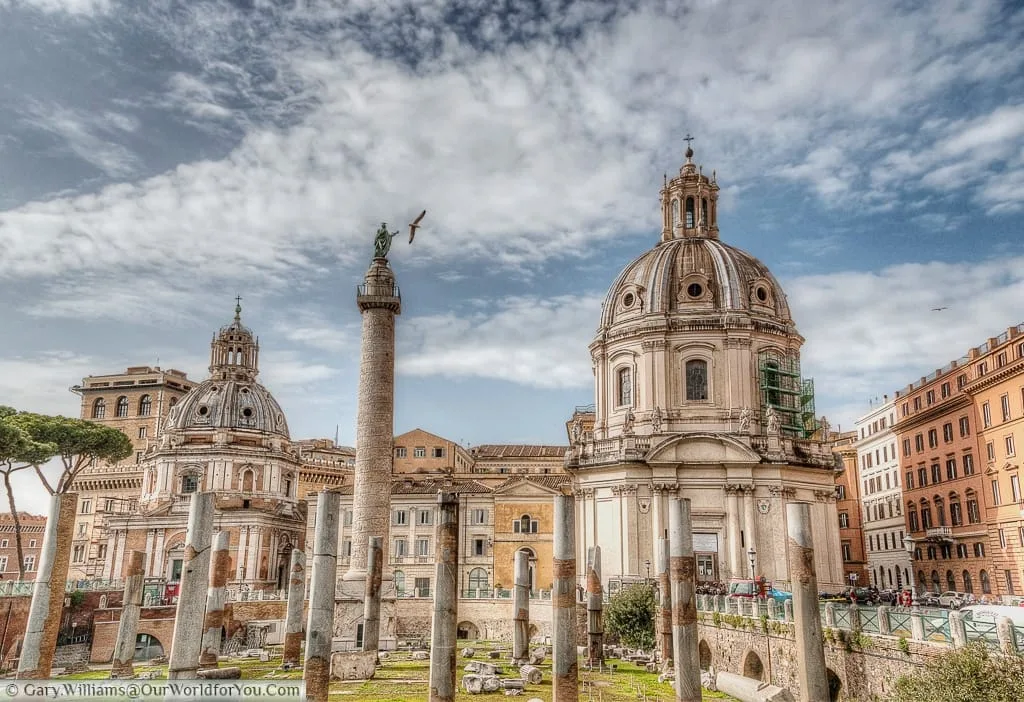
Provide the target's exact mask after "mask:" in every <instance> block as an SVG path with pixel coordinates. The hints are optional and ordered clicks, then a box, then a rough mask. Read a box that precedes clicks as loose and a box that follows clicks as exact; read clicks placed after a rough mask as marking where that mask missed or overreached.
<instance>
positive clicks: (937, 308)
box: [932, 307, 949, 312]
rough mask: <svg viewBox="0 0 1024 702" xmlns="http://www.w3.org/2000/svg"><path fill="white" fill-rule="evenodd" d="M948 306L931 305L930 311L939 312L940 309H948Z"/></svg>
mask: <svg viewBox="0 0 1024 702" xmlns="http://www.w3.org/2000/svg"><path fill="white" fill-rule="evenodd" d="M948 309H949V308H948V307H932V312H941V311H942V310H948Z"/></svg>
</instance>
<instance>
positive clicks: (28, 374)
mask: <svg viewBox="0 0 1024 702" xmlns="http://www.w3.org/2000/svg"><path fill="white" fill-rule="evenodd" d="M96 364H97V361H96V359H95V358H90V357H87V356H80V355H77V354H74V353H70V352H67V351H47V352H43V353H39V354H34V355H32V356H14V357H7V358H3V357H0V404H3V405H9V406H11V407H14V408H15V409H19V410H23V411H26V412H41V413H43V414H63V415H65V416H68V417H77V416H78V415H79V407H80V404H81V403H80V401H79V399H78V397H77V396H76V395H73V394H72V393H71V392H70V391H69V388H70V387H71V386H72V385H77V384H78V383H79V382H80V381H81V380H82V378H84V377H85V376H87V375H88V374H89V373H95V372H96Z"/></svg>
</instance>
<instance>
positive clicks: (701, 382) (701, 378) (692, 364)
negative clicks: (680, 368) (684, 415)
mask: <svg viewBox="0 0 1024 702" xmlns="http://www.w3.org/2000/svg"><path fill="white" fill-rule="evenodd" d="M686 399H687V400H688V401H699V400H706V399H708V362H707V361H702V360H700V359H693V360H689V361H687V362H686Z"/></svg>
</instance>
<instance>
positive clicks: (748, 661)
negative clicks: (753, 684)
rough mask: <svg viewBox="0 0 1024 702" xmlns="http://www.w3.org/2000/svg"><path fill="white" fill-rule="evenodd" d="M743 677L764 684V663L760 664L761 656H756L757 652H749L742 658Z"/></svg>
mask: <svg viewBox="0 0 1024 702" xmlns="http://www.w3.org/2000/svg"><path fill="white" fill-rule="evenodd" d="M743 677H745V678H752V679H753V680H760V681H761V682H764V677H765V670H764V663H762V662H761V656H759V655H757V651H753V650H749V651H747V653H746V655H744V656H743Z"/></svg>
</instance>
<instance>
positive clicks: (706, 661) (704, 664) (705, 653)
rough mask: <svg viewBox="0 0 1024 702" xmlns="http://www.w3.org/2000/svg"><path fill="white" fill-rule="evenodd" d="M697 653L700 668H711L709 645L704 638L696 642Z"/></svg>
mask: <svg viewBox="0 0 1024 702" xmlns="http://www.w3.org/2000/svg"><path fill="white" fill-rule="evenodd" d="M697 653H698V654H699V655H700V669H701V670H709V669H710V668H711V647H710V646H708V642H707V641H705V640H704V639H701V640H700V643H699V644H697Z"/></svg>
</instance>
